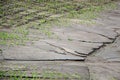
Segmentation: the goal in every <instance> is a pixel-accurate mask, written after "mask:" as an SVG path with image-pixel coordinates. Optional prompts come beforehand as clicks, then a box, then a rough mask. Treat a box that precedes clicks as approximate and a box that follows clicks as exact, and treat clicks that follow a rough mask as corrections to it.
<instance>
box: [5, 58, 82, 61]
mask: <svg viewBox="0 0 120 80" xmlns="http://www.w3.org/2000/svg"><path fill="white" fill-rule="evenodd" d="M4 61H84V59H40V60H38V59H36V60H31V59H7V58H4Z"/></svg>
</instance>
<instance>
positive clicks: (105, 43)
mask: <svg viewBox="0 0 120 80" xmlns="http://www.w3.org/2000/svg"><path fill="white" fill-rule="evenodd" d="M114 32H116V31H114ZM116 33H117V32H116ZM119 36H120V35H119V34H118V33H117V35H116V36H115V38H114V39H113V40H112V42H109V43H108V42H104V43H103V45H102V46H100V47H99V48H97V49H94V50H93V51H92V52H91V53H90V54H94V53H96V52H97V51H99V50H101V49H103V48H104V47H107V46H108V45H110V44H113V43H114V42H115V41H116V39H117V38H118V37H119ZM90 54H89V55H90Z"/></svg>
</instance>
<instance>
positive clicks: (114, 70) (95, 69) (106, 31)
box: [0, 5, 120, 80]
mask: <svg viewBox="0 0 120 80" xmlns="http://www.w3.org/2000/svg"><path fill="white" fill-rule="evenodd" d="M23 11H24V10H22V12H23ZM19 12H21V10H18V11H16V12H15V13H19ZM29 12H30V11H29ZM32 13H34V12H32ZM35 13H36V12H35ZM38 13H39V15H40V12H38ZM21 14H22V15H23V14H24V15H29V14H26V13H21ZM49 16H50V15H49ZM46 17H48V16H46ZM55 17H56V16H55ZM57 17H58V16H57ZM38 18H39V17H34V19H33V18H32V19H29V20H28V21H27V22H24V23H20V24H19V26H21V25H23V24H30V23H29V22H32V21H35V20H37V19H38ZM40 18H41V17H40ZM96 22H99V23H102V24H95V25H92V26H86V25H80V24H74V25H72V26H70V27H62V28H58V27H57V28H56V27H54V28H52V31H53V32H54V34H55V35H57V36H58V39H56V38H53V39H48V38H45V39H40V40H37V41H33V42H32V43H31V42H28V43H27V44H26V45H24V46H21V45H17V46H5V45H0V61H1V63H2V64H0V70H5V71H6V70H14V69H15V67H16V66H14V65H18V66H20V65H23V66H21V67H18V69H19V70H21V71H22V70H23V71H24V69H25V71H26V72H27V74H28V77H30V76H31V74H30V71H32V70H33V69H32V68H31V66H35V67H36V69H35V71H36V72H38V73H40V72H41V71H43V70H44V69H49V70H54V71H60V72H62V73H70V74H72V73H76V74H79V75H80V76H81V79H80V80H120V76H119V75H120V63H119V62H120V5H118V8H117V9H116V10H112V11H108V12H106V13H103V14H102V16H101V18H100V19H99V18H98V19H96ZM15 26H17V25H15ZM29 36H32V35H29ZM37 37H39V35H37ZM80 61H84V62H80ZM26 65H27V67H26ZM38 77H40V75H39V76H38ZM74 80H79V79H74Z"/></svg>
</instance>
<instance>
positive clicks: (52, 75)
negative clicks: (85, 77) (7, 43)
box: [0, 70, 81, 80]
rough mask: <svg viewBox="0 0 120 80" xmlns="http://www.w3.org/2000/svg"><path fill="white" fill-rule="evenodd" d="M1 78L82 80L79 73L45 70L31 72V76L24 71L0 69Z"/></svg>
mask: <svg viewBox="0 0 120 80" xmlns="http://www.w3.org/2000/svg"><path fill="white" fill-rule="evenodd" d="M0 79H5V80H48V79H49V80H66V79H67V80H72V79H77V80H81V77H80V75H79V74H68V73H61V72H57V71H48V70H45V71H43V72H42V73H37V72H31V73H29V76H28V75H27V72H24V71H0Z"/></svg>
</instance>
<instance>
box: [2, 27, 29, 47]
mask: <svg viewBox="0 0 120 80" xmlns="http://www.w3.org/2000/svg"><path fill="white" fill-rule="evenodd" d="M27 34H28V31H27V30H25V29H23V28H21V27H20V28H16V29H15V30H14V31H13V32H10V33H8V32H0V44H1V45H19V44H22V45H23V44H24V42H25V40H27V37H26V35H27Z"/></svg>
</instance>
